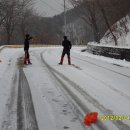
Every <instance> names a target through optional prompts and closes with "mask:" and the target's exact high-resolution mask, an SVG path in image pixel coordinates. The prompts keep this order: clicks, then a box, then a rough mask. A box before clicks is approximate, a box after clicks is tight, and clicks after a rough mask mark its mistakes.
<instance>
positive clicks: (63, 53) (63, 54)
mask: <svg viewBox="0 0 130 130" xmlns="http://www.w3.org/2000/svg"><path fill="white" fill-rule="evenodd" d="M65 54H67V57H68V64H71V59H70V50H63V52H62V56H61V60H60V64H63V60H64V56H65Z"/></svg>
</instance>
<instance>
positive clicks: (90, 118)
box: [84, 112, 98, 126]
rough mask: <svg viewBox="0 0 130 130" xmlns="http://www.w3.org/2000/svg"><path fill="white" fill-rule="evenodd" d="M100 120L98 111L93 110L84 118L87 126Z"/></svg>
mask: <svg viewBox="0 0 130 130" xmlns="http://www.w3.org/2000/svg"><path fill="white" fill-rule="evenodd" d="M97 120H98V113H97V112H91V113H88V114H86V116H85V118H84V124H85V125H87V126H90V125H91V124H92V123H96V122H97Z"/></svg>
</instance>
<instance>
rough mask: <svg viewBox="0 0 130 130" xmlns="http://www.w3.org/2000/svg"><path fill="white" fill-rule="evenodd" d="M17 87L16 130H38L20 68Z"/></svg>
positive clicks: (25, 81)
mask: <svg viewBox="0 0 130 130" xmlns="http://www.w3.org/2000/svg"><path fill="white" fill-rule="evenodd" d="M18 87H19V88H18V102H17V130H38V124H37V120H36V116H35V110H34V106H33V101H32V95H31V90H30V87H29V84H28V81H27V79H26V76H25V74H24V72H23V69H21V68H20V69H19V86H18Z"/></svg>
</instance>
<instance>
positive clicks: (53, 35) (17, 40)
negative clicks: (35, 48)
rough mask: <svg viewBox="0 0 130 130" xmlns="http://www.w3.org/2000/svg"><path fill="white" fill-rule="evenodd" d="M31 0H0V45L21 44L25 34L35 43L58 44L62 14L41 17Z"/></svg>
mask: <svg viewBox="0 0 130 130" xmlns="http://www.w3.org/2000/svg"><path fill="white" fill-rule="evenodd" d="M33 7H34V6H33V0H0V45H2V44H22V43H23V41H24V38H25V34H27V33H29V34H30V35H32V37H33V40H34V41H35V42H34V43H37V44H59V42H60V39H61V35H62V29H61V28H62V25H63V18H62V17H63V16H62V15H60V16H54V17H52V18H49V17H41V16H39V14H38V13H36V11H35V10H34V9H33Z"/></svg>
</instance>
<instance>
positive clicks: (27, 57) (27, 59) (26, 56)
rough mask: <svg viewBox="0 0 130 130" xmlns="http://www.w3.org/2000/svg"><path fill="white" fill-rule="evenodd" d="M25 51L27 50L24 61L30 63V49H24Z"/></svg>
mask: <svg viewBox="0 0 130 130" xmlns="http://www.w3.org/2000/svg"><path fill="white" fill-rule="evenodd" d="M24 51H25V58H24V63H26V62H28V63H30V55H29V51H28V50H24Z"/></svg>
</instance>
